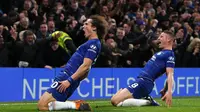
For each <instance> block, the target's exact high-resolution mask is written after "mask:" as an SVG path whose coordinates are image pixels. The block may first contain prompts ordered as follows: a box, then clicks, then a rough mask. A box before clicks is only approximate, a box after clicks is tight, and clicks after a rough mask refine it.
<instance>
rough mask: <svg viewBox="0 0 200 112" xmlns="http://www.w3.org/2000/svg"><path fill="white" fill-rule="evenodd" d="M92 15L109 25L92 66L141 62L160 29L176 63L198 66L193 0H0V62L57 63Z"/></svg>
mask: <svg viewBox="0 0 200 112" xmlns="http://www.w3.org/2000/svg"><path fill="white" fill-rule="evenodd" d="M95 14H98V15H101V16H104V17H105V18H106V20H107V21H108V24H109V31H108V34H107V36H106V37H105V38H103V40H102V50H101V54H100V56H99V58H98V60H97V62H96V64H95V67H143V66H144V65H145V63H146V62H147V61H148V60H149V59H150V58H151V56H152V55H153V54H154V53H155V52H157V51H159V49H158V41H157V38H158V36H159V34H160V33H161V32H162V31H164V30H170V31H172V32H173V33H174V35H175V38H176V41H175V42H174V47H173V50H174V52H175V57H176V67H200V2H199V0H1V1H0V67H37V68H53V67H63V66H64V65H65V64H66V62H67V61H68V59H69V58H70V57H71V56H72V55H73V53H74V52H75V51H76V49H77V48H78V46H80V45H81V44H82V43H84V42H85V41H87V39H85V37H84V32H83V31H82V24H83V23H84V21H85V20H86V19H87V18H88V17H90V15H95ZM55 38H56V39H55Z"/></svg>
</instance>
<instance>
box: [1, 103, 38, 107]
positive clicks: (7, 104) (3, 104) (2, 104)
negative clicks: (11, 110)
mask: <svg viewBox="0 0 200 112" xmlns="http://www.w3.org/2000/svg"><path fill="white" fill-rule="evenodd" d="M35 104H37V103H0V106H9V105H19V106H21V105H35Z"/></svg>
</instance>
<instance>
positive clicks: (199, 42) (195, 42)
mask: <svg viewBox="0 0 200 112" xmlns="http://www.w3.org/2000/svg"><path fill="white" fill-rule="evenodd" d="M197 44H200V39H199V38H194V39H193V40H192V41H191V43H190V44H189V46H188V47H187V51H189V52H192V51H193V50H194V48H195V46H196V45H197Z"/></svg>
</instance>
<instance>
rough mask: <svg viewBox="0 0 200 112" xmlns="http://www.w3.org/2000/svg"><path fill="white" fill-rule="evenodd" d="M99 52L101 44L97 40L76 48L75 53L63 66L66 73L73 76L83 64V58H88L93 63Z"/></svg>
mask: <svg viewBox="0 0 200 112" xmlns="http://www.w3.org/2000/svg"><path fill="white" fill-rule="evenodd" d="M100 51H101V42H100V40H99V39H91V40H88V41H87V42H85V43H84V44H82V45H81V46H79V47H78V48H77V50H76V52H75V53H74V54H73V55H72V57H71V58H70V60H69V61H68V62H67V64H66V66H65V70H66V72H68V74H69V75H73V74H74V73H75V72H76V71H77V69H78V68H79V66H81V64H82V63H83V60H84V58H89V59H91V60H92V61H93V63H95V62H96V59H97V57H98V55H99V54H100Z"/></svg>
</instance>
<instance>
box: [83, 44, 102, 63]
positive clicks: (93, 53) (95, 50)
mask: <svg viewBox="0 0 200 112" xmlns="http://www.w3.org/2000/svg"><path fill="white" fill-rule="evenodd" d="M98 55H99V46H98V45H95V44H91V45H90V46H89V48H88V49H87V52H86V54H85V56H84V57H85V58H89V59H91V60H93V61H94V60H95V59H96V58H97V56H98Z"/></svg>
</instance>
